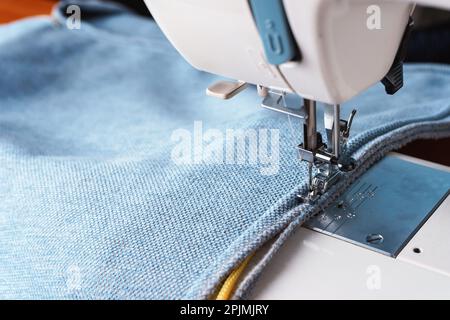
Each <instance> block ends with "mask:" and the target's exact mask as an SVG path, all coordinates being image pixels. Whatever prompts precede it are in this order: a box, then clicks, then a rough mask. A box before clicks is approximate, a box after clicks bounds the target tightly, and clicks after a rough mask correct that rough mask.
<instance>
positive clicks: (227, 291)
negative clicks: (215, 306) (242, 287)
mask: <svg viewBox="0 0 450 320" xmlns="http://www.w3.org/2000/svg"><path fill="white" fill-rule="evenodd" d="M252 257H253V254H251V255H249V256H248V257H247V258H245V260H244V261H242V263H241V264H240V265H239V267H237V268H236V269H234V270H233V271H232V272H231V273H230V275H229V276H228V278H227V279H226V280H225V282H224V283H223V285H222V287H221V288H220V290H219V293H218V294H217V297H216V300H229V299H230V298H231V295H232V294H233V291H234V289H235V287H236V283H237V282H238V280H239V277H240V276H241V274H242V272H244V270H245V267H246V266H247V264H248V263H249V262H250V260H251V258H252Z"/></svg>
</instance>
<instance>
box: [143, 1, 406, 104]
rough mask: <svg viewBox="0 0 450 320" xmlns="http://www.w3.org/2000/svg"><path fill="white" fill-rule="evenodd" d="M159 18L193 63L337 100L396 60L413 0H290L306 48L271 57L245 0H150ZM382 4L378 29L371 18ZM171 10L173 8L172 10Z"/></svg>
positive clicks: (370, 82)
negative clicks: (276, 59) (275, 61)
mask: <svg viewBox="0 0 450 320" xmlns="http://www.w3.org/2000/svg"><path fill="white" fill-rule="evenodd" d="M146 3H147V5H148V7H149V8H150V11H151V13H152V15H153V16H154V18H155V20H156V21H157V22H158V24H159V26H160V27H161V29H162V30H163V32H164V33H165V34H166V36H167V37H168V39H169V40H170V41H171V43H172V44H173V45H174V46H175V48H176V49H177V50H178V51H179V52H180V53H181V54H182V55H183V57H184V58H185V59H186V60H187V61H188V62H189V63H190V64H192V65H193V66H194V67H196V68H198V69H200V70H204V71H208V72H211V73H215V74H219V75H222V76H225V77H228V78H232V79H237V80H242V81H245V82H249V83H252V84H259V85H263V86H265V87H270V88H276V89H281V90H284V91H291V89H293V90H295V92H296V93H297V94H299V95H300V96H302V97H304V98H308V99H312V100H317V101H321V102H326V103H330V104H336V103H341V102H344V101H346V100H348V99H350V98H352V97H353V96H355V95H356V94H358V93H359V92H361V91H363V90H364V89H366V88H368V87H370V86H371V85H373V84H374V83H376V82H377V81H380V80H381V79H382V78H383V77H384V76H385V75H386V73H387V72H388V70H389V68H390V67H391V65H392V62H393V59H394V56H395V54H396V52H397V49H398V47H399V44H400V41H401V39H402V36H403V32H404V30H405V27H406V25H407V22H408V18H409V15H410V13H411V9H412V6H411V5H410V4H408V3H405V2H390V1H380V0H375V1H372V0H353V1H329V0H302V1H298V0H284V1H283V3H284V7H285V11H286V15H287V18H288V20H289V23H290V27H291V30H292V33H293V36H294V38H295V40H296V42H297V44H298V49H299V50H300V53H301V60H300V61H296V59H294V60H292V61H289V62H286V63H283V64H280V65H278V66H274V65H271V64H270V63H269V62H268V61H267V59H266V57H265V54H264V48H263V45H262V42H261V38H260V34H259V32H258V29H257V26H256V24H255V22H254V19H253V15H252V11H251V8H250V6H249V2H248V1H246V0H227V1H211V0H171V1H167V0H147V1H146ZM369 6H378V7H379V8H380V15H381V16H380V21H381V28H380V29H370V28H369V27H368V26H367V20H368V19H369V14H368V12H367V10H368V7H369ZM168 12H170V13H171V14H167V13H168Z"/></svg>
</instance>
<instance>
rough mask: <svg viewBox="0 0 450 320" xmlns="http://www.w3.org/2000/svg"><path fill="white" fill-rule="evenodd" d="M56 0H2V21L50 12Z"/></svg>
mask: <svg viewBox="0 0 450 320" xmlns="http://www.w3.org/2000/svg"><path fill="white" fill-rule="evenodd" d="M56 2H57V1H56V0H0V23H6V22H11V21H14V20H17V19H21V18H25V17H29V16H36V15H43V14H44V15H48V14H50V12H51V10H52V7H53V5H54V4H55V3H56Z"/></svg>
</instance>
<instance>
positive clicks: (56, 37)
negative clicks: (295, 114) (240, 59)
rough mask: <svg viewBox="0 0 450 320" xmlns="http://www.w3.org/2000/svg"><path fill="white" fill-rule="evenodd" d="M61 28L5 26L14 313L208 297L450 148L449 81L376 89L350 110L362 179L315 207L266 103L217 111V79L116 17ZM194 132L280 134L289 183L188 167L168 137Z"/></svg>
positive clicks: (131, 20)
mask: <svg viewBox="0 0 450 320" xmlns="http://www.w3.org/2000/svg"><path fill="white" fill-rule="evenodd" d="M71 2H76V1H71ZM61 6H62V5H61ZM55 17H56V18H55V20H52V19H50V18H45V17H40V18H33V19H28V20H23V21H20V22H17V23H14V24H10V25H4V26H2V27H0V65H1V70H2V72H1V73H0V298H3V299H4V298H14V299H179V298H194V299H203V298H207V297H209V296H210V295H211V294H213V293H214V291H215V290H216V288H217V286H218V285H219V284H220V282H221V281H223V279H224V277H225V276H226V275H227V274H228V273H229V272H230V270H232V268H234V267H235V266H236V265H237V264H238V263H239V261H241V260H242V259H243V258H244V257H245V256H246V255H247V254H249V253H250V252H252V251H254V250H255V249H257V248H258V247H260V246H261V245H262V244H263V243H265V242H266V241H267V240H268V239H271V238H273V237H274V236H276V235H279V234H280V232H281V236H279V238H278V241H277V242H276V244H275V245H274V250H275V249H276V248H277V246H278V245H280V244H281V243H282V242H283V239H285V237H287V236H288V235H289V233H290V231H291V230H292V229H293V228H294V227H295V226H297V225H298V224H300V223H301V222H302V221H303V220H304V219H305V218H306V217H307V216H308V215H310V214H313V213H314V212H316V211H317V210H319V209H320V208H321V207H323V206H326V204H327V203H328V202H329V201H331V200H332V199H333V198H334V197H335V196H336V194H338V193H339V191H340V190H341V191H342V190H343V189H344V188H346V187H347V186H348V184H349V183H350V182H351V181H352V179H354V178H355V177H356V176H357V175H358V174H362V173H363V172H364V170H366V169H367V168H368V167H369V166H370V164H372V163H373V162H374V161H376V159H379V158H380V157H381V156H382V155H384V154H385V153H386V152H388V151H389V150H392V149H393V148H395V147H397V146H400V145H403V144H404V143H406V142H408V141H410V140H412V139H417V138H420V137H440V136H449V135H450V98H449V97H450V86H449V82H450V68H449V67H446V66H439V65H416V66H408V67H407V68H406V71H405V72H406V74H405V87H404V89H402V90H401V91H400V92H399V93H397V94H396V95H395V96H393V97H391V96H386V95H385V94H384V91H383V88H382V86H381V85H376V86H374V87H373V88H371V89H370V90H368V91H367V92H365V93H363V94H362V95H360V96H359V97H357V98H356V99H354V100H352V101H350V102H349V103H347V104H345V105H344V106H343V113H344V115H347V114H348V113H349V112H350V110H351V109H352V108H353V107H355V106H357V107H358V113H359V114H358V115H357V117H356V118H355V120H354V126H353V135H352V136H353V138H352V140H351V142H350V143H349V148H348V150H347V151H346V152H347V156H348V157H350V156H351V157H354V158H355V159H356V160H357V162H358V164H359V166H358V168H359V169H358V170H356V171H354V172H352V173H349V174H348V176H347V177H346V179H344V180H343V181H341V183H340V184H338V185H337V186H335V188H334V189H332V190H331V191H330V192H329V193H328V194H327V195H325V196H324V197H322V199H321V200H320V201H319V203H318V204H317V205H316V206H309V205H299V204H298V203H297V202H296V201H295V194H296V192H298V191H299V190H304V188H305V177H306V168H305V165H304V164H302V163H300V162H299V161H298V160H297V154H296V149H295V145H296V144H297V143H298V142H299V141H300V140H301V136H300V134H299V136H298V137H296V136H295V135H294V137H293V135H292V133H291V130H290V126H289V121H287V118H286V117H285V116H283V115H279V114H275V113H273V112H270V111H266V110H262V109H260V108H259V107H258V97H257V96H256V94H255V91H254V90H247V91H246V92H243V93H242V94H240V95H239V96H237V97H236V98H234V99H233V100H231V101H228V102H223V101H218V100H215V99H213V98H208V97H206V96H205V95H204V90H205V88H206V87H207V86H208V85H210V84H211V83H212V82H214V81H215V80H217V77H215V76H213V75H210V74H207V73H203V72H200V71H197V70H195V69H193V68H192V67H191V66H190V65H189V64H188V63H187V62H185V61H184V60H183V59H182V58H181V57H180V55H179V54H178V53H177V52H176V51H175V49H173V48H172V46H171V45H170V43H169V42H168V41H167V40H166V39H165V37H164V36H163V34H162V33H161V31H160V30H159V29H158V27H157V25H156V24H155V23H154V22H153V21H151V20H149V19H145V18H142V17H138V16H135V15H133V14H131V13H130V12H128V11H126V10H125V9H123V8H121V7H119V6H115V5H112V4H99V3H97V2H95V1H92V2H87V3H84V4H83V6H82V17H83V20H82V26H81V29H80V30H69V29H68V28H66V26H65V21H64V18H63V16H62V15H61V14H60V13H59V14H56V15H55ZM224 58H226V57H224ZM318 116H319V117H321V114H319V115H318ZM195 121H201V123H202V125H203V132H205V131H206V130H208V129H211V128H214V129H216V131H215V132H221V133H225V132H226V130H227V129H242V128H243V129H255V130H256V131H255V132H261V131H258V130H259V129H279V134H280V146H279V150H280V163H279V172H278V174H273V175H263V174H262V173H261V170H262V169H263V168H264V165H260V164H256V165H255V164H253V163H242V164H235V163H233V164H220V163H218V164H212V163H210V164H204V163H200V164H195V163H192V164H181V165H180V164H177V163H175V162H174V161H173V150H174V148H175V147H176V146H177V145H178V144H179V141H174V140H173V139H171V138H173V134H174V132H184V133H186V132H191V133H193V131H194V122H195ZM197 124H198V123H197ZM293 127H294V132H295V134H296V133H297V132H300V129H299V124H298V123H296V122H295V121H293ZM180 129H185V130H187V131H180ZM177 130H178V131H177ZM219 160H220V159H219ZM286 228H287V229H286ZM283 230H284V231H283ZM283 237H284V238H283ZM269 258H270V257H269ZM261 266H262V265H261ZM261 266H260V267H261ZM260 269H261V268H260ZM260 269H255V273H254V275H255V277H256V274H257V273H258V272H259V271H258V270H260ZM256 271H258V272H256ZM252 281H253V280H252V279H247V281H246V282H245V283H244V284H245V285H246V286H243V287H242V288H241V290H240V291H239V292H238V294H239V295H244V293H245V291H246V290H247V289H248V288H249V287H250V283H251V282H252Z"/></svg>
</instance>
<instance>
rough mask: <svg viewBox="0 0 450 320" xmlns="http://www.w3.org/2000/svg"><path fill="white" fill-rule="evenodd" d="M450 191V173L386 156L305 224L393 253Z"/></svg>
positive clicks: (350, 240) (396, 251) (380, 250)
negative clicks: (323, 210)
mask: <svg viewBox="0 0 450 320" xmlns="http://www.w3.org/2000/svg"><path fill="white" fill-rule="evenodd" d="M449 190H450V173H448V172H444V171H441V170H437V169H432V168H429V167H425V166H421V165H418V164H414V163H411V162H409V161H406V160H403V159H400V158H397V157H392V156H388V157H386V158H384V159H383V160H382V161H380V162H379V163H377V164H376V165H374V166H373V167H372V168H371V169H370V170H369V171H368V172H366V173H365V174H364V175H363V176H362V177H361V178H360V179H359V180H357V181H356V182H355V183H354V184H353V185H352V187H351V188H350V189H349V190H347V191H346V192H345V193H344V194H343V195H342V196H341V197H339V198H338V199H337V201H336V202H335V203H334V204H333V205H332V206H330V207H329V208H328V209H327V210H326V211H325V212H321V213H319V214H318V215H316V216H315V217H313V218H312V219H310V220H308V221H307V222H306V224H305V225H304V227H306V228H309V229H312V230H315V231H318V232H322V233H324V234H327V235H330V236H333V237H336V238H339V239H342V240H345V241H348V242H351V243H353V244H356V245H359V246H362V247H365V248H368V249H371V250H375V251H377V252H380V253H382V254H385V255H389V256H392V257H396V256H397V255H398V254H399V253H400V251H401V250H402V248H403V247H404V246H405V245H406V244H407V243H408V241H409V240H410V239H411V238H412V237H413V236H414V234H415V233H416V232H417V231H418V230H419V229H420V227H421V226H422V225H423V224H424V223H425V222H426V220H427V219H428V218H429V217H430V216H431V214H432V213H433V212H434V210H435V209H436V208H437V207H438V206H439V205H440V203H441V202H442V201H443V200H444V199H445V197H446V195H447V194H448V192H449Z"/></svg>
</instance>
